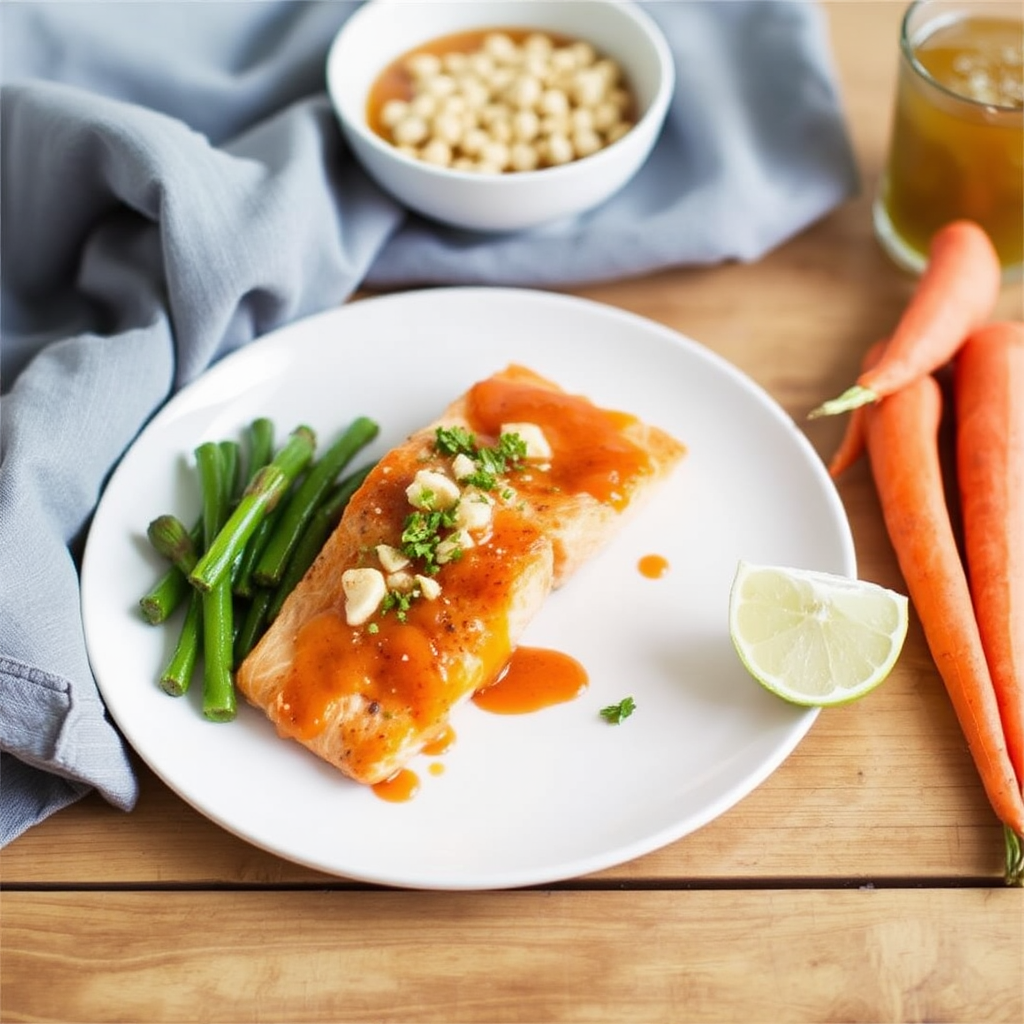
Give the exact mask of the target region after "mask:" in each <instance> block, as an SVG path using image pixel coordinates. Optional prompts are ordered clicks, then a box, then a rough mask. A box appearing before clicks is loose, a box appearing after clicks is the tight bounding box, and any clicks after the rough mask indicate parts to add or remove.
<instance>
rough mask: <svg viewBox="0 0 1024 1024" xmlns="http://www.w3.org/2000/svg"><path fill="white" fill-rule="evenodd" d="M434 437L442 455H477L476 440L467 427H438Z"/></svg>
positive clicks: (436, 446) (435, 444) (435, 445)
mask: <svg viewBox="0 0 1024 1024" xmlns="http://www.w3.org/2000/svg"><path fill="white" fill-rule="evenodd" d="M434 437H435V440H434V447H435V448H436V449H437V450H438V451H439V452H441V454H442V455H470V456H473V455H476V450H477V449H476V438H475V437H474V436H473V434H472V433H471V432H470V431H468V430H466V428H465V427H438V428H437V430H436V431H435V435H434Z"/></svg>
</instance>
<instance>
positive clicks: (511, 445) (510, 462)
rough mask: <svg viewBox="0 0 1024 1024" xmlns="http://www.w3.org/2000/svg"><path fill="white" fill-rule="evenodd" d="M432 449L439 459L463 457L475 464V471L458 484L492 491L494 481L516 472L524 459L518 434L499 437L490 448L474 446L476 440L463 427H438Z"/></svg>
mask: <svg viewBox="0 0 1024 1024" xmlns="http://www.w3.org/2000/svg"><path fill="white" fill-rule="evenodd" d="M434 447H435V448H436V449H437V451H439V452H440V453H441V454H443V455H452V456H454V455H466V456H468V457H469V458H471V459H472V460H473V461H474V462H475V463H476V471H475V472H474V473H471V474H470V475H469V476H467V477H464V478H463V479H462V481H461V482H462V483H464V484H468V485H470V486H472V487H478V488H479V489H480V490H481V491H493V490H494V488H495V487H497V485H498V477H500V476H502V475H503V474H505V473H508V472H511V471H512V470H515V469H518V468H519V464H520V463H521V462H522V461H523V459H525V458H526V442H525V441H524V440H523V439H522V438H521V437H520V436H519V435H518V434H502V435H501V436H500V437H499V438H498V443H497V444H496V445H494V446H493V447H492V448H484V447H481V446H480V445H478V444H477V443H476V436H475V435H474V434H472V433H471V432H470V431H468V430H466V429H465V427H438V428H437V430H436V432H435V441H434Z"/></svg>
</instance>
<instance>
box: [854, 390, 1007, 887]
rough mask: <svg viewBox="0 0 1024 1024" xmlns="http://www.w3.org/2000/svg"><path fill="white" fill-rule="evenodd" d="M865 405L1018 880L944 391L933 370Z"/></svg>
mask: <svg viewBox="0 0 1024 1024" xmlns="http://www.w3.org/2000/svg"><path fill="white" fill-rule="evenodd" d="M866 413H867V415H866V417H865V426H866V432H867V448H868V457H869V459H870V462H871V471H872V475H873V477H874V480H875V487H876V490H877V492H878V497H879V502H880V504H881V507H882V514H883V516H884V518H885V525H886V529H887V531H888V533H889V538H890V540H891V542H892V546H893V550H894V551H895V553H896V557H897V560H898V561H899V566H900V570H901V572H902V573H903V578H904V580H905V582H906V585H907V589H908V591H909V593H910V598H911V601H912V602H913V605H914V608H915V610H916V611H917V615H918V618H919V620H920V622H921V626H922V628H923V630H924V635H925V639H926V640H927V642H928V648H929V650H930V651H931V654H932V658H933V660H934V662H935V666H936V668H937V669H938V671H939V675H940V676H941V677H942V680H943V682H944V684H945V687H946V692H947V693H948V694H949V698H950V701H951V703H952V705H953V709H954V711H955V712H956V716H957V720H958V721H959V723H960V728H961V729H962V731H963V734H964V738H965V739H966V741H967V746H968V748H969V750H970V752H971V756H972V757H973V759H974V764H975V766H976V767H977V770H978V774H979V776H980V778H981V782H982V785H983V786H984V789H985V793H986V795H987V797H988V799H989V802H990V804H991V806H992V809H993V810H994V811H995V814H996V816H997V817H998V818H999V820H1000V821H1002V822H1003V824H1004V825H1005V826H1006V828H1007V830H1008V833H1007V881H1013V883H1014V884H1021V883H1022V882H1024V873H1022V870H1021V864H1020V862H1019V851H1020V837H1022V836H1024V797H1022V795H1021V790H1020V786H1019V785H1018V782H1017V777H1016V775H1015V773H1014V770H1013V765H1012V764H1011V762H1010V756H1009V753H1008V751H1007V747H1006V740H1005V738H1004V736H1003V727H1002V721H1001V719H1000V716H999V706H998V704H997V702H996V697H995V691H994V689H993V686H992V677H991V675H990V673H989V669H988V664H987V662H986V660H985V652H984V650H983V649H982V646H981V637H980V635H979V632H978V624H977V621H976V620H975V617H974V608H973V605H972V603H971V594H970V590H969V588H968V584H967V577H966V574H965V572H964V568H963V563H962V561H961V558H960V552H959V549H958V547H957V543H956V538H955V536H954V533H953V526H952V523H951V521H950V516H949V509H948V507H947V505H946V496H945V490H944V487H943V477H942V469H941V465H940V461H939V449H938V431H939V424H940V421H941V417H942V392H941V389H940V387H939V384H938V382H937V381H936V380H935V378H934V377H931V376H926V377H921V378H919V379H918V380H916V381H915V382H914V383H912V384H908V385H907V386H906V387H905V388H903V389H902V390H900V391H899V392H897V393H896V394H894V395H891V396H889V397H888V398H886V399H884V400H883V401H881V402H879V403H878V404H877V405H872V406H870V407H868V408H867V409H866ZM1010 833H1012V836H1011V835H1010ZM1011 839H1013V840H1015V844H1014V845H1013V851H1014V853H1013V855H1014V856H1015V857H1017V859H1016V860H1015V861H1014V863H1012V864H1011Z"/></svg>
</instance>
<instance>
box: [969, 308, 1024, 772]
mask: <svg viewBox="0 0 1024 1024" xmlns="http://www.w3.org/2000/svg"><path fill="white" fill-rule="evenodd" d="M953 388H954V391H953V394H954V401H955V403H956V459H957V481H958V490H959V492H960V507H961V515H962V517H963V530H964V550H965V558H966V562H967V575H968V579H969V580H970V584H971V591H972V593H973V597H974V609H975V616H976V618H977V620H978V629H979V631H980V633H981V643H982V647H983V648H984V650H985V655H986V657H987V659H988V667H989V671H990V672H991V673H992V684H993V686H994V687H995V694H996V700H997V701H998V703H999V710H1000V714H1001V715H1002V722H1003V734H1004V735H1005V736H1006V746H1007V749H1008V750H1009V753H1010V760H1011V762H1012V763H1013V767H1014V771H1016V773H1017V783H1018V786H1024V323H1014V322H1008V321H1007V322H1002V323H993V324H988V325H986V326H985V327H982V328H981V329H979V330H978V331H975V332H974V334H972V335H971V336H970V337H969V338H968V340H967V342H966V343H965V344H964V346H963V348H961V350H960V352H959V354H958V355H957V358H956V364H955V370H954V377H953Z"/></svg>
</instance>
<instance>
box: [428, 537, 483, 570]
mask: <svg viewBox="0 0 1024 1024" xmlns="http://www.w3.org/2000/svg"><path fill="white" fill-rule="evenodd" d="M473 546H474V541H473V537H472V535H471V534H470V532H469V530H458V531H456V532H455V533H453V534H451V535H450V536H448V537H445V539H444V540H443V541H441V543H440V544H438V545H437V549H436V550H435V552H434V557H435V558H436V559H437V564H438V565H444V564H445V563H447V562H450V561H451V560H452V559H453V558H458V557H459V555H461V554H462V552H463V551H468V550H469V549H470V548H471V547H473Z"/></svg>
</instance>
